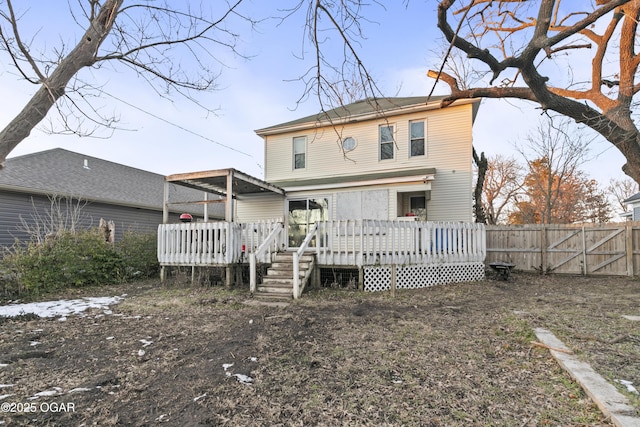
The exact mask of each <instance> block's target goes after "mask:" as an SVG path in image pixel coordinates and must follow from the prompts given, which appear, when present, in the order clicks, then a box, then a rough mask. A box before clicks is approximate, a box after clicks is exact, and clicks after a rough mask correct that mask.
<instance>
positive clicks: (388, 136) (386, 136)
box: [379, 125, 394, 160]
mask: <svg viewBox="0 0 640 427" xmlns="http://www.w3.org/2000/svg"><path fill="white" fill-rule="evenodd" d="M379 129H380V130H379V132H380V160H387V159H393V145H394V142H393V125H383V126H380V128H379Z"/></svg>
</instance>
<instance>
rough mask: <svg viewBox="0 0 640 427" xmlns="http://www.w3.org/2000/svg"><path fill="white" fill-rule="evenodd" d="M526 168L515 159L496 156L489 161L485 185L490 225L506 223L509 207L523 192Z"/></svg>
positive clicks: (485, 207) (485, 198)
mask: <svg viewBox="0 0 640 427" xmlns="http://www.w3.org/2000/svg"><path fill="white" fill-rule="evenodd" d="M523 180H524V168H523V166H522V165H521V164H520V163H518V161H517V160H516V159H515V158H513V157H509V158H507V157H504V156H502V155H496V156H493V157H490V158H489V160H488V167H487V174H486V179H485V184H484V190H483V196H484V201H483V204H484V211H485V212H486V216H487V223H488V224H500V223H503V222H506V220H507V216H508V214H509V207H510V206H511V205H512V203H513V201H514V200H515V197H516V196H517V195H518V194H519V193H520V191H521V190H522V183H523Z"/></svg>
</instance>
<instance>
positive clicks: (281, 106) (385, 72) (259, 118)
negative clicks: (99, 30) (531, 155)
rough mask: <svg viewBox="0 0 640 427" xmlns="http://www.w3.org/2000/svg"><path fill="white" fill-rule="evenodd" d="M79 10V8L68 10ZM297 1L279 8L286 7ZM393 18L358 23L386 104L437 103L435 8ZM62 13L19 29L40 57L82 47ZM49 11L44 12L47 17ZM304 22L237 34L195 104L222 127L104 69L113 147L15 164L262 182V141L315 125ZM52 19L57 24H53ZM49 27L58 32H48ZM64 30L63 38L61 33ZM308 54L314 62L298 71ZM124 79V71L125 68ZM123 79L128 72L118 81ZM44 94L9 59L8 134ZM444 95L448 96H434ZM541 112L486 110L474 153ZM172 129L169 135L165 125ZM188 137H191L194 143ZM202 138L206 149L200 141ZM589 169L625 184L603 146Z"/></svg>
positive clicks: (37, 142) (57, 138)
mask: <svg viewBox="0 0 640 427" xmlns="http://www.w3.org/2000/svg"><path fill="white" fill-rule="evenodd" d="M72 3H73V2H72ZM274 3H275V2H265V1H260V0H254V1H253V2H251V1H249V2H247V4H246V5H245V8H246V9H247V10H252V12H253V13H256V14H258V15H261V16H265V17H266V16H272V15H275V14H278V13H279V12H278V11H277V10H275V7H274V6H273V4H274ZM287 3H290V4H295V3H296V0H289V1H280V2H278V3H277V4H278V5H280V7H283V5H286V4H287ZM396 3H397V5H395V6H389V7H388V9H386V10H385V9H384V8H383V7H381V6H379V5H376V4H375V3H373V4H372V5H371V6H370V7H368V8H367V9H366V10H365V13H366V14H367V16H368V17H369V20H370V21H371V22H362V25H363V28H364V31H365V35H366V36H367V38H366V39H364V40H362V41H361V46H360V48H361V51H360V53H361V56H362V59H363V60H364V62H365V64H366V65H367V67H368V68H369V70H370V72H371V73H372V75H373V76H374V77H375V78H376V80H377V83H378V85H379V87H380V88H381V89H383V91H384V92H385V95H389V96H395V95H399V96H420V95H426V94H428V93H429V92H430V91H431V88H432V85H433V81H432V80H431V79H428V78H427V77H426V73H427V70H428V69H429V68H433V67H434V66H435V65H436V64H437V63H438V60H437V59H436V58H435V54H434V53H433V52H434V51H438V50H439V48H438V43H439V42H440V40H441V38H440V32H439V31H438V29H437V28H436V24H435V20H436V19H435V9H436V5H437V3H436V2H435V1H432V0H429V1H411V2H409V3H408V6H407V7H405V6H404V5H403V4H402V3H403V2H399V1H398V2H396ZM64 4H65V6H64V7H61V5H60V4H59V3H58V2H44V3H43V6H41V5H38V6H37V7H32V8H31V9H29V10H25V12H26V13H25V15H24V19H23V24H24V28H25V32H26V33H28V34H29V37H27V38H30V37H36V39H37V40H43V39H46V43H45V42H43V44H42V45H41V46H45V45H46V48H52V47H54V46H57V45H59V41H60V40H63V41H66V42H67V43H71V42H74V41H75V39H76V38H77V37H78V36H79V35H80V31H76V30H75V28H76V27H75V26H74V25H73V22H72V21H71V20H70V18H69V17H68V14H67V13H68V9H67V7H66V2H64ZM46 8H48V9H46ZM305 12H306V11H305V10H301V11H299V12H298V13H296V14H295V15H293V16H291V17H289V18H288V19H287V20H285V21H284V22H280V21H279V20H277V19H267V20H265V21H263V22H261V23H260V24H259V25H258V31H254V32H252V31H249V30H248V29H246V28H245V29H244V30H243V31H240V32H241V34H242V41H241V43H240V46H239V48H240V50H241V51H242V52H243V53H244V54H246V55H248V56H251V59H245V58H241V57H236V56H233V55H231V54H229V53H226V52H225V53H222V54H220V55H219V57H220V58H221V61H222V62H223V63H224V64H225V66H224V67H223V69H222V75H221V77H220V79H219V81H218V86H219V90H217V91H214V92H208V93H203V94H200V95H198V98H199V100H200V101H201V102H203V103H204V104H206V105H208V106H212V107H215V108H217V113H216V115H211V114H206V113H205V112H204V111H203V110H202V109H199V108H198V107H196V106H194V105H192V104H190V103H188V102H185V101H183V100H180V99H176V100H175V101H174V102H170V101H168V100H165V99H162V98H160V97H158V95H157V94H156V93H155V92H154V91H153V90H151V89H150V88H149V87H147V86H146V84H145V83H143V81H142V80H140V79H139V78H136V76H135V75H133V74H132V73H131V72H128V71H125V72H120V73H118V72H115V71H114V70H113V69H111V67H103V68H100V69H96V70H90V71H86V72H84V73H83V76H82V77H83V78H84V79H85V80H91V81H96V82H99V84H100V85H101V87H102V90H103V91H105V92H106V93H108V94H110V95H108V96H103V97H102V99H100V100H98V104H97V105H99V106H100V108H102V109H103V110H104V111H105V112H109V113H113V114H115V115H117V116H119V117H120V123H119V126H120V127H121V128H124V129H127V130H118V131H116V132H115V133H114V134H113V135H112V136H111V137H110V138H108V139H98V138H79V137H77V136H68V135H49V134H46V133H44V132H42V131H40V130H34V132H33V133H32V135H31V136H30V137H29V138H28V139H26V140H25V141H23V142H22V143H21V144H20V145H19V146H18V148H16V149H15V150H14V151H13V152H12V154H11V156H17V155H23V154H27V153H32V152H36V151H41V150H45V149H50V148H55V147H61V148H65V149H68V150H72V151H76V152H79V153H83V154H86V155H90V156H95V157H99V158H103V159H106V160H111V161H114V162H118V163H122V164H126V165H129V166H133V167H137V168H141V169H145V170H149V171H152V172H157V173H161V174H165V175H166V174H172V173H182V172H191V171H200V170H210V169H220V168H227V167H233V168H236V169H239V170H242V171H244V172H247V173H250V174H252V175H255V176H257V177H262V176H263V172H262V166H263V156H264V154H263V146H262V139H261V138H260V137H258V136H256V135H255V133H254V132H253V131H254V130H255V129H259V128H263V127H267V126H271V125H275V124H278V123H282V122H286V121H289V120H293V119H296V118H298V117H301V116H305V115H308V114H313V113H316V112H317V111H318V109H319V105H318V104H317V101H316V100H315V99H313V98H311V99H308V100H306V101H305V102H303V103H302V104H299V105H298V104H297V101H298V100H299V99H300V97H301V96H302V93H303V90H304V86H303V84H302V83H301V82H300V81H297V80H296V79H297V78H298V77H299V76H301V75H302V74H303V73H304V72H305V71H306V70H307V69H308V68H309V67H310V66H311V63H312V62H311V61H312V60H313V57H312V56H313V52H312V51H311V50H310V49H309V47H310V46H309V44H308V41H306V40H304V37H305V34H304V23H305V22H304V20H305ZM54 17H55V19H54ZM51 22H57V23H60V25H61V26H60V27H52V26H51ZM62 27H63V28H64V32H62V33H61V32H60V31H59V28H62ZM303 43H304V44H305V45H306V48H307V51H306V52H305V55H304V56H303V58H302V59H301V56H302V55H301V54H302V46H303ZM120 69H122V68H120ZM122 70H124V69H122ZM35 90H36V87H35V86H33V85H31V84H29V83H27V82H24V81H20V80H19V78H17V77H16V74H15V71H14V70H13V69H12V68H11V66H10V65H9V63H8V61H7V59H6V58H4V60H3V61H2V64H0V91H1V93H2V97H3V102H2V103H1V104H0V126H1V127H3V126H4V125H5V124H6V123H7V122H8V121H9V120H11V118H13V116H15V114H17V113H18V112H19V110H20V109H21V108H22V106H23V105H24V103H25V102H26V100H27V99H28V98H29V97H30V95H31V94H32V93H34V92H35ZM446 92H447V89H446V87H444V86H442V87H439V88H438V89H437V90H436V92H435V93H436V94H444V93H446ZM538 118H539V112H538V111H537V110H536V109H535V106H534V105H531V104H525V103H518V102H516V101H508V100H503V101H498V100H489V101H483V105H482V106H481V108H480V112H479V114H478V117H477V121H476V124H475V126H474V144H475V146H476V149H478V150H479V151H484V152H485V153H486V154H487V155H488V156H491V155H495V154H513V155H514V156H516V157H517V156H519V154H518V153H517V151H516V150H515V149H514V148H513V145H514V144H515V143H517V141H519V140H522V139H523V138H525V136H526V135H527V132H528V131H530V130H532V129H533V128H534V127H535V125H536V124H537V120H538ZM168 122H170V123H171V124H170V123H168ZM185 129H188V130H189V131H191V132H193V133H191V132H188V131H186V130H185ZM194 133H195V134H197V135H202V136H204V137H205V138H203V137H200V136H197V135H195V134H194ZM589 136H591V137H593V138H594V140H593V142H592V144H591V149H590V155H591V157H592V160H591V161H590V162H588V163H587V164H585V165H584V166H583V169H584V170H585V171H586V172H587V173H588V174H589V175H590V176H591V177H593V178H595V179H597V180H598V181H600V183H601V184H602V185H606V184H607V183H608V182H609V179H610V178H613V177H615V178H622V177H623V176H624V175H623V174H622V172H621V170H620V168H621V166H622V164H623V163H624V158H623V157H622V155H620V154H619V153H618V152H617V150H615V149H614V148H610V147H611V145H610V144H609V143H607V142H606V141H604V140H603V139H602V138H601V137H597V136H596V135H593V134H591V133H590V134H589Z"/></svg>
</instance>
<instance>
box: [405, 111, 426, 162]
mask: <svg viewBox="0 0 640 427" xmlns="http://www.w3.org/2000/svg"><path fill="white" fill-rule="evenodd" d="M424 153H425V149H424V120H419V121H412V122H409V156H410V157H416V156H424Z"/></svg>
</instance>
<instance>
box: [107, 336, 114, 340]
mask: <svg viewBox="0 0 640 427" xmlns="http://www.w3.org/2000/svg"><path fill="white" fill-rule="evenodd" d="M114 338H115V337H107V341H111V340H112V339H114Z"/></svg>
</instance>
